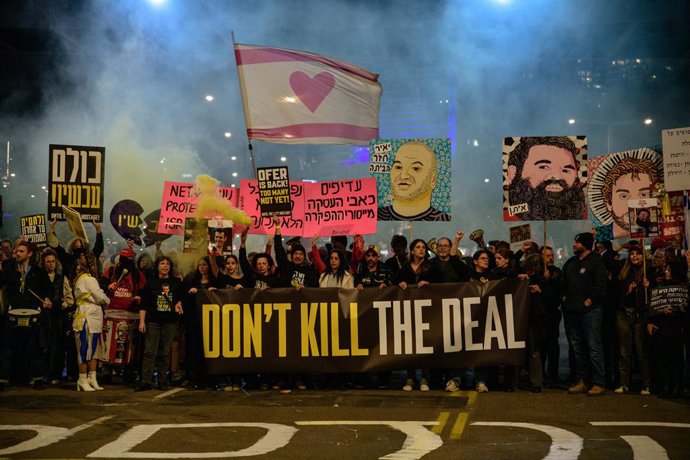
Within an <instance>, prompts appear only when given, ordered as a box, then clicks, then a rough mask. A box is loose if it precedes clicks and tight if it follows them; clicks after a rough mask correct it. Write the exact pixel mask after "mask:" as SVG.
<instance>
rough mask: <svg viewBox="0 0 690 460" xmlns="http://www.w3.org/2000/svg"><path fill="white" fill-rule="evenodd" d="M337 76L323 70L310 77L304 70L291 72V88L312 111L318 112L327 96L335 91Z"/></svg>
mask: <svg viewBox="0 0 690 460" xmlns="http://www.w3.org/2000/svg"><path fill="white" fill-rule="evenodd" d="M334 85H335V77H333V75H331V74H330V73H328V72H321V73H319V74H317V75H316V76H315V77H314V78H310V77H309V75H307V74H306V73H304V72H293V73H291V74H290V88H292V90H293V91H294V92H295V95H296V96H297V97H298V98H299V100H300V101H302V104H304V105H305V106H306V107H307V108H308V109H309V110H310V111H311V113H314V112H316V109H318V108H319V106H320V105H321V103H322V102H323V100H324V99H326V96H328V95H329V94H330V92H331V91H333V86H334Z"/></svg>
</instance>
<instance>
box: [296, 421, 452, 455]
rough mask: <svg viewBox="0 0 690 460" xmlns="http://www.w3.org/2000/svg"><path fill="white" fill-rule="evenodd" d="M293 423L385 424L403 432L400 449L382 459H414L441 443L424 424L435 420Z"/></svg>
mask: <svg viewBox="0 0 690 460" xmlns="http://www.w3.org/2000/svg"><path fill="white" fill-rule="evenodd" d="M295 425H386V426H389V427H391V428H393V429H396V430H399V431H402V432H403V433H405V435H406V438H405V441H404V442H403V446H402V449H400V450H398V451H395V452H391V453H390V454H388V455H384V456H383V457H381V459H382V460H415V459H418V458H422V457H423V456H425V455H426V454H428V453H430V452H432V451H434V450H436V449H438V448H439V447H441V446H442V445H443V440H442V439H441V437H440V436H439V435H437V434H436V433H434V432H432V431H430V430H429V429H427V428H425V425H430V426H434V425H438V422H437V421H436V420H434V421H429V422H415V421H378V420H374V421H363V420H337V421H336V420H324V421H318V422H295Z"/></svg>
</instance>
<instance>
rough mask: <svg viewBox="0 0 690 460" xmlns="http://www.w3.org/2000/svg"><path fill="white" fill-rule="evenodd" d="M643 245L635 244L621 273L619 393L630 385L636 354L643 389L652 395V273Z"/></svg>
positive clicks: (619, 275)
mask: <svg viewBox="0 0 690 460" xmlns="http://www.w3.org/2000/svg"><path fill="white" fill-rule="evenodd" d="M642 257H643V256H642V248H640V247H639V246H631V247H630V248H629V249H628V258H627V259H626V260H625V263H624V264H623V268H621V270H620V272H619V273H618V278H617V282H618V286H617V288H618V289H617V292H618V311H617V312H616V322H617V325H618V340H619V346H620V352H619V359H618V369H619V372H620V385H619V386H618V388H616V389H615V391H614V392H615V393H616V394H623V393H627V392H628V390H629V387H630V367H631V364H632V355H633V353H635V355H636V356H637V360H638V363H639V366H640V377H641V379H642V390H641V391H640V394H641V395H643V396H647V395H649V394H650V385H651V382H650V372H649V346H648V342H647V341H648V336H647V334H645V332H646V312H647V299H649V287H650V282H649V275H646V274H644V270H643V263H644V262H643V260H642Z"/></svg>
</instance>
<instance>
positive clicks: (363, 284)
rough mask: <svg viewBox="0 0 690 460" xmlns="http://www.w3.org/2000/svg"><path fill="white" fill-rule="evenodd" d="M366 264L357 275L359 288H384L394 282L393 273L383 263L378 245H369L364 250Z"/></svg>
mask: <svg viewBox="0 0 690 460" xmlns="http://www.w3.org/2000/svg"><path fill="white" fill-rule="evenodd" d="M364 262H365V263H364V264H362V265H361V267H360V270H359V271H358V272H357V274H356V275H355V286H356V287H357V289H359V290H362V289H364V288H370V287H376V288H379V289H383V288H384V287H386V286H391V285H392V284H393V274H392V273H391V271H390V270H389V269H388V268H387V267H386V266H385V265H384V264H382V263H381V255H380V254H379V250H378V248H377V247H376V246H374V245H373V244H372V245H369V246H368V247H367V249H366V250H365V251H364Z"/></svg>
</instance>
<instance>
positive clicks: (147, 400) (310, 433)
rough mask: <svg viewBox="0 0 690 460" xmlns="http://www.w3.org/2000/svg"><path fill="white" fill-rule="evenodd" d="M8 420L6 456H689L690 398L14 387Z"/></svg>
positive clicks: (3, 441) (2, 415) (1, 429)
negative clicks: (279, 392)
mask: <svg viewBox="0 0 690 460" xmlns="http://www.w3.org/2000/svg"><path fill="white" fill-rule="evenodd" d="M0 424H1V425H0V456H3V457H11V458H87V457H88V458H227V457H240V458H241V457H250V458H254V459H262V458H266V459H268V458H270V459H283V458H285V459H287V458H289V459H324V460H325V459H337V460H343V459H377V458H385V459H414V458H422V457H423V458H425V459H478V458H479V459H481V458H489V459H502V458H506V459H541V458H553V459H576V458H580V459H618V458H624V459H625V458H629V459H632V458H635V459H640V460H645V459H663V458H671V459H687V458H690V402H689V401H688V400H663V399H660V398H657V397H654V396H651V397H643V396H639V395H622V396H619V395H613V394H609V395H607V396H603V397H597V398H592V397H587V396H583V395H577V396H574V395H568V394H566V392H565V391H563V390H545V391H544V392H543V393H541V394H532V393H529V392H522V391H518V392H516V393H512V394H510V393H503V392H489V393H484V394H477V393H475V392H473V391H460V392H455V393H445V392H441V391H431V392H428V393H422V392H419V391H414V392H410V393H406V392H403V391H400V390H347V391H297V392H293V393H292V394H287V395H283V394H278V393H277V392H274V391H251V392H248V393H245V392H222V391H211V390H204V391H194V390H188V389H182V388H175V389H172V390H169V391H167V392H162V391H157V390H154V391H148V392H143V393H135V392H133V391H132V390H131V389H130V388H128V387H125V386H118V385H111V386H106V390H105V391H100V392H95V393H78V392H76V391H75V390H74V388H73V387H72V386H71V385H70V386H67V385H65V386H59V387H51V388H49V389H47V390H44V391H36V390H32V389H29V388H20V387H11V388H8V389H6V390H5V391H4V392H2V393H0Z"/></svg>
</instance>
